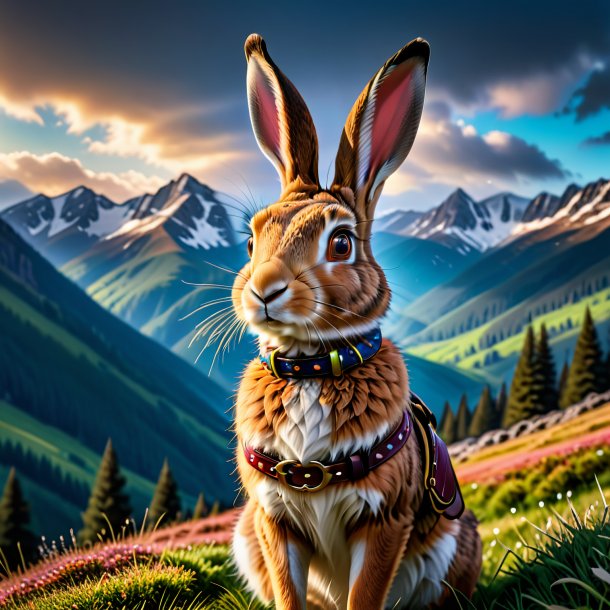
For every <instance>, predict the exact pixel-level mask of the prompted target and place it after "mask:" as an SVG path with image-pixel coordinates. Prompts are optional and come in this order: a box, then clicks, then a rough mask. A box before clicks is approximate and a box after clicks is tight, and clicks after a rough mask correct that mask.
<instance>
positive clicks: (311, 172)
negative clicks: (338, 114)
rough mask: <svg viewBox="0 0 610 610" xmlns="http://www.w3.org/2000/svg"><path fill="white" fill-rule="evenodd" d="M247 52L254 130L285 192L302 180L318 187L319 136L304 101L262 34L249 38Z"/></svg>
mask: <svg viewBox="0 0 610 610" xmlns="http://www.w3.org/2000/svg"><path fill="white" fill-rule="evenodd" d="M245 51H246V59H247V61H248V106H249V109H250V120H251V122H252V128H253V130H254V135H255V136H256V139H257V141H258V145H259V146H260V148H261V150H262V151H263V153H264V154H265V155H266V156H267V157H268V159H269V160H270V161H271V162H272V163H273V164H274V165H275V168H276V169H277V172H278V174H279V175H280V179H281V181H282V191H285V190H286V189H287V188H288V186H289V185H290V184H291V183H293V182H294V181H296V180H297V179H298V178H300V179H301V182H302V183H303V184H305V185H312V186H316V187H317V186H318V184H319V182H318V137H317V135H316V129H315V127H314V124H313V121H312V119H311V115H310V114H309V110H308V109H307V106H306V105H305V102H304V101H303V98H302V97H301V95H300V93H299V92H298V91H297V90H296V88H295V86H294V85H293V84H292V83H291V82H290V81H289V80H288V79H287V78H286V76H284V74H283V73H282V72H281V71H280V69H279V68H278V67H277V66H276V65H275V64H274V63H273V60H272V59H271V57H270V56H269V53H268V52H267V45H265V41H264V40H263V39H262V38H261V37H260V36H259V35H258V34H251V35H250V36H248V38H247V40H246V44H245Z"/></svg>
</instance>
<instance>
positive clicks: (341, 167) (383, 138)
mask: <svg viewBox="0 0 610 610" xmlns="http://www.w3.org/2000/svg"><path fill="white" fill-rule="evenodd" d="M429 57H430V47H429V46H428V43H427V42H426V41H425V40H423V39H421V38H416V39H415V40H412V41H411V42H410V43H409V44H408V45H406V46H405V47H403V48H402V49H401V50H400V51H398V53H396V55H394V56H393V57H391V58H390V59H388V61H387V62H386V63H385V64H384V65H383V66H382V67H381V68H380V69H379V70H378V72H377V73H376V74H375V76H373V78H372V79H371V80H370V82H369V84H368V85H367V86H366V87H365V88H364V90H363V91H362V93H361V94H360V97H359V98H358V100H357V101H356V103H355V104H354V106H353V108H352V111H351V112H350V114H349V116H348V118H347V122H346V123H345V128H344V129H343V134H342V136H341V142H340V144H339V151H338V152H337V159H336V162H335V178H334V180H333V187H332V188H333V190H340V189H341V188H343V187H348V188H350V189H351V190H352V191H353V194H354V198H355V205H356V208H357V211H358V213H359V216H361V217H362V218H365V219H372V218H373V215H374V211H375V204H376V202H377V199H378V198H379V195H380V193H381V187H382V186H383V184H384V182H385V181H386V179H387V178H388V177H389V176H390V174H392V172H394V171H396V170H397V169H398V167H399V166H400V164H401V163H402V162H403V161H404V160H405V158H406V157H407V155H408V154H409V150H410V149H411V146H412V145H413V141H414V140H415V134H416V133H417V128H418V126H419V120H420V118H421V113H422V108H423V105H424V90H425V85H426V71H427V67H428V59H429Z"/></svg>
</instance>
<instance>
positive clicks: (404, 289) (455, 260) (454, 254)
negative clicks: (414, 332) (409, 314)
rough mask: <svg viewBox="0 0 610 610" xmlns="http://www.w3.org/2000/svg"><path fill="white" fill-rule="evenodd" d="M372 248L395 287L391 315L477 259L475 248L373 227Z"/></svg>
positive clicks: (478, 255)
mask: <svg viewBox="0 0 610 610" xmlns="http://www.w3.org/2000/svg"><path fill="white" fill-rule="evenodd" d="M373 252H374V253H375V258H376V259H377V261H378V262H379V264H380V265H381V267H382V268H383V270H384V273H385V274H386V276H387V278H388V282H389V284H390V289H391V290H392V307H391V311H390V315H389V319H390V320H391V319H393V317H394V315H395V314H396V313H397V312H398V311H400V310H402V309H403V308H404V307H406V306H407V305H408V304H409V303H412V302H413V301H415V300H416V299H417V298H418V297H420V296H421V295H423V294H425V293H426V292H428V291H429V290H431V289H432V288H434V287H436V286H438V285H440V284H443V283H444V282H448V281H449V280H451V279H453V278H454V277H455V276H457V275H458V274H459V273H460V272H462V271H463V270H464V269H466V268H467V267H468V266H469V265H471V264H472V263H474V262H475V261H476V260H478V259H479V258H480V256H481V253H480V252H479V251H478V250H476V249H474V248H471V249H464V250H463V251H462V252H458V251H457V250H456V249H455V248H451V247H449V246H447V245H445V244H443V243H440V242H438V241H434V240H431V239H421V238H419V237H410V236H406V237H402V236H398V235H395V234H393V233H385V232H382V231H378V230H377V228H376V227H375V229H374V231H373Z"/></svg>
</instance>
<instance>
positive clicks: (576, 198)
mask: <svg viewBox="0 0 610 610" xmlns="http://www.w3.org/2000/svg"><path fill="white" fill-rule="evenodd" d="M609 203H610V180H604V179H603V178H600V179H599V180H597V181H596V182H591V183H590V184H587V185H586V186H585V187H584V188H582V187H579V186H577V185H576V184H570V185H569V186H568V187H567V188H566V190H565V191H564V192H563V194H562V195H561V197H555V196H553V195H549V194H548V193H541V194H540V195H538V196H537V197H535V198H534V199H533V200H532V201H531V202H530V204H529V205H528V207H527V208H526V210H525V212H524V213H523V217H522V219H521V222H520V223H519V224H518V225H517V226H516V227H515V228H514V230H513V235H515V236H518V235H521V234H523V233H526V232H528V231H536V230H538V229H542V228H544V227H546V226H549V225H554V226H555V230H557V228H562V229H565V230H567V229H568V228H569V227H570V226H572V227H578V226H583V225H585V224H592V223H594V222H596V221H597V220H600V219H602V218H604V217H606V216H607V215H608V214H610V212H609V211H608V208H609V205H608V204H609Z"/></svg>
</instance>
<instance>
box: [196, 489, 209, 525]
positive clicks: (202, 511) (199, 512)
mask: <svg viewBox="0 0 610 610" xmlns="http://www.w3.org/2000/svg"><path fill="white" fill-rule="evenodd" d="M207 514H208V507H207V504H206V503H205V496H204V495H203V493H200V494H199V497H198V498H197V504H195V510H194V511H193V519H201V518H203V517H206V516H207Z"/></svg>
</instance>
